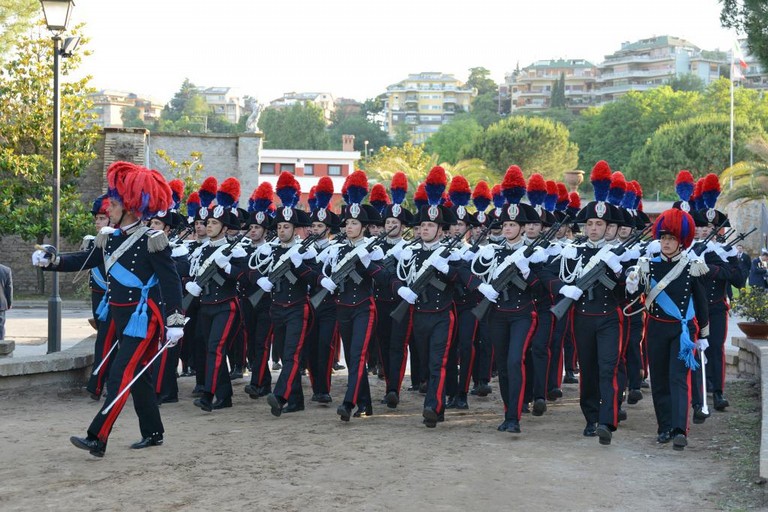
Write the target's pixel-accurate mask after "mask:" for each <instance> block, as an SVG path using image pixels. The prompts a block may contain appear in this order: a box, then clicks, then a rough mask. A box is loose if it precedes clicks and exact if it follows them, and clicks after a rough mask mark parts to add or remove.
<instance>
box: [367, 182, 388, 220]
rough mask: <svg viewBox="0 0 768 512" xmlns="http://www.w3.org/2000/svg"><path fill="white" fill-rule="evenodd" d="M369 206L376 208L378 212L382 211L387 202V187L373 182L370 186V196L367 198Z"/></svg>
mask: <svg viewBox="0 0 768 512" xmlns="http://www.w3.org/2000/svg"><path fill="white" fill-rule="evenodd" d="M368 201H369V202H370V203H371V206H373V207H374V208H376V210H377V211H378V212H379V213H382V212H383V211H384V208H386V207H387V204H389V197H388V196H387V189H386V188H384V185H382V184H381V183H377V184H375V185H374V186H373V187H371V197H370V198H369V199H368Z"/></svg>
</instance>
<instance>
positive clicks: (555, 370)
mask: <svg viewBox="0 0 768 512" xmlns="http://www.w3.org/2000/svg"><path fill="white" fill-rule="evenodd" d="M567 326H568V316H567V315H566V316H564V317H563V318H561V319H559V320H557V319H555V325H554V327H553V329H552V337H550V339H549V370H548V372H547V391H551V390H553V389H556V388H559V387H561V386H562V385H563V362H564V359H565V358H564V357H563V343H564V341H565V332H566V331H567V329H566V327H567Z"/></svg>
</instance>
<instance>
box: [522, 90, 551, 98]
mask: <svg viewBox="0 0 768 512" xmlns="http://www.w3.org/2000/svg"><path fill="white" fill-rule="evenodd" d="M550 96H552V91H545V90H542V89H539V90H534V91H520V97H521V98H541V97H545V98H549V97H550Z"/></svg>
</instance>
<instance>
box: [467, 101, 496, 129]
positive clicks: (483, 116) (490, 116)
mask: <svg viewBox="0 0 768 512" xmlns="http://www.w3.org/2000/svg"><path fill="white" fill-rule="evenodd" d="M470 115H471V116H472V118H474V120H475V121H477V123H478V124H479V125H480V126H482V127H483V128H488V127H489V126H490V125H492V124H493V123H495V122H497V121H499V119H501V116H500V115H499V98H498V96H497V95H496V94H495V93H492V92H487V93H485V94H480V95H478V96H476V97H475V99H473V100H472V111H471V112H470Z"/></svg>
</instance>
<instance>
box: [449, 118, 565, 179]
mask: <svg viewBox="0 0 768 512" xmlns="http://www.w3.org/2000/svg"><path fill="white" fill-rule="evenodd" d="M578 156H579V149H578V146H577V145H576V144H574V143H573V142H571V141H570V140H569V132H568V129H567V128H566V127H565V126H564V125H562V124H560V123H556V122H553V121H551V120H549V119H537V118H530V117H523V116H512V117H509V118H507V119H504V120H502V121H499V122H498V123H496V124H493V125H491V126H489V127H488V129H487V130H486V131H485V133H484V134H482V135H481V136H479V137H477V138H476V139H475V140H474V141H473V143H472V145H471V146H470V147H469V148H468V149H467V150H465V151H462V152H461V157H462V158H480V159H481V160H483V161H485V162H486V164H488V166H489V167H490V168H491V169H494V170H498V171H502V170H506V168H507V167H508V166H510V165H512V164H517V165H519V166H520V167H521V168H522V169H523V171H525V172H526V173H534V172H538V173H541V174H543V175H544V176H545V177H547V178H551V179H552V178H558V177H560V176H561V175H562V173H563V171H566V170H571V169H574V168H575V166H576V162H577V161H578Z"/></svg>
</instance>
